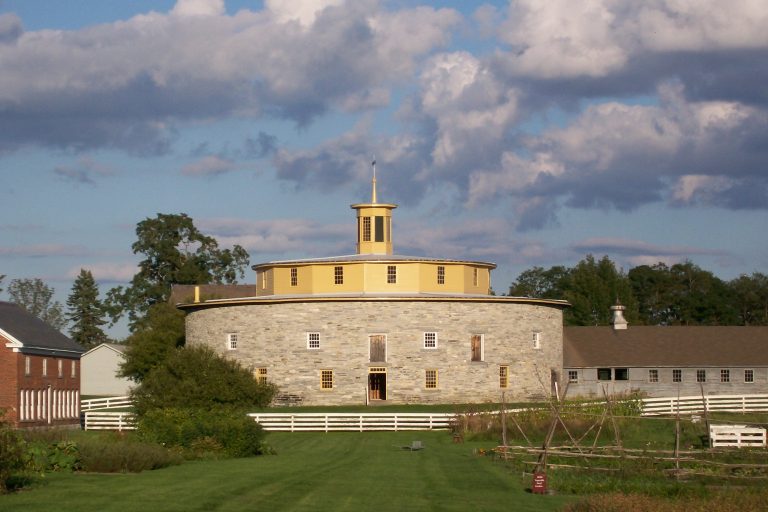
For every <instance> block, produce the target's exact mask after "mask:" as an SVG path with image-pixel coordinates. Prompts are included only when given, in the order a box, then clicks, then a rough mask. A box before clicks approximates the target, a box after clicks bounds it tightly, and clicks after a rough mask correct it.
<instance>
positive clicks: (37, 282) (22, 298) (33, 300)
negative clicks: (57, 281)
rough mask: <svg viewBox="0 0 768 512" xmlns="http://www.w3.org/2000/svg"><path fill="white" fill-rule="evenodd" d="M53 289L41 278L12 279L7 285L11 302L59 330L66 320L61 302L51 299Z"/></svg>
mask: <svg viewBox="0 0 768 512" xmlns="http://www.w3.org/2000/svg"><path fill="white" fill-rule="evenodd" d="M54 291H55V290H54V289H53V288H51V287H50V286H47V285H46V284H45V283H44V282H43V281H42V280H41V279H38V278H34V279H14V280H13V281H11V284H10V285H9V286H8V294H9V295H10V296H11V302H14V303H16V304H18V305H19V306H21V307H22V308H24V309H25V310H26V311H27V312H28V313H31V314H33V315H35V316H36V317H37V318H39V319H40V320H42V321H43V322H45V323H47V324H48V325H50V326H51V327H53V328H54V329H56V330H58V331H61V330H62V329H63V328H64V326H65V325H66V323H67V321H66V319H65V318H64V312H63V309H62V307H61V303H60V302H58V301H54V300H53V294H54Z"/></svg>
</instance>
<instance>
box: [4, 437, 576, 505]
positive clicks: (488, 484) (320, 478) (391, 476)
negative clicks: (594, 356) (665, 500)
mask: <svg viewBox="0 0 768 512" xmlns="http://www.w3.org/2000/svg"><path fill="white" fill-rule="evenodd" d="M413 440H420V441H422V442H423V444H424V446H425V448H424V449H423V450H421V451H414V452H411V451H409V450H403V449H402V448H401V447H402V446H406V445H410V444H411V442H412V441H413ZM269 442H270V444H271V446H272V447H273V448H274V449H275V451H276V452H277V453H276V454H275V455H267V456H262V457H256V458H251V459H236V460H225V461H209V462H190V463H185V464H183V465H181V466H177V467H172V468H168V469H163V470H158V471H147V472H144V473H140V474H136V475H93V474H90V475H86V474H74V475H73V474H54V475H51V476H48V477H46V479H45V480H44V482H43V483H42V484H39V485H35V486H33V487H31V488H29V489H27V490H24V491H22V492H20V493H17V494H14V495H9V496H1V497H0V510H24V511H25V512H34V511H38V510H39V511H45V512H49V511H50V510H52V509H55V510H61V511H65V512H66V511H70V510H72V511H78V512H88V511H99V512H107V511H141V512H154V511H168V512H172V511H185V512H188V511H196V510H200V511H209V510H220V511H238V510H243V511H246V510H247V511H257V510H258V511H261V510H264V511H267V510H268V511H283V510H291V511H302V510H307V511H312V512H317V511H344V510H349V511H368V510H370V511H375V512H385V511H390V510H391V511H398V512H399V511H404V510H407V511H409V512H410V511H421V510H436V511H437V510H439V511H451V510H456V511H462V512H463V511H468V510H469V511H475V512H479V511H489V512H492V511H496V510H498V511H502V510H504V511H508V510H510V509H513V510H515V511H520V512H525V511H549V510H558V509H559V508H561V507H562V506H563V504H565V503H566V502H567V501H569V500H572V499H573V498H572V497H564V496H538V495H532V494H530V493H527V492H525V490H524V486H528V485H529V484H530V482H528V479H526V480H522V478H521V475H520V474H516V473H515V474H512V473H511V470H510V469H509V468H508V467H507V466H506V465H504V464H502V463H500V462H495V461H494V460H492V459H491V458H490V457H481V456H477V455H475V454H474V451H475V450H476V449H477V448H490V447H492V446H493V445H494V443H484V444H481V443H465V444H453V443H452V438H451V436H450V434H449V433H447V432H382V433H329V434H315V433H312V434H309V433H294V434H284V433H272V434H270V435H269Z"/></svg>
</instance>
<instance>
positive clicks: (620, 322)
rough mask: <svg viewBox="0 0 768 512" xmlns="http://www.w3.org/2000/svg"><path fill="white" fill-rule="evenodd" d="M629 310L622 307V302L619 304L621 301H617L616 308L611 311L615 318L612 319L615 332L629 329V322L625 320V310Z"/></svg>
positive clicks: (613, 307) (612, 307)
mask: <svg viewBox="0 0 768 512" xmlns="http://www.w3.org/2000/svg"><path fill="white" fill-rule="evenodd" d="M625 309H627V308H625V307H624V306H622V305H621V302H619V299H618V298H617V299H616V304H615V305H614V306H611V311H613V318H612V319H611V325H613V330H614V331H618V330H623V329H626V328H627V325H628V324H627V320H626V319H625V318H624V310H625Z"/></svg>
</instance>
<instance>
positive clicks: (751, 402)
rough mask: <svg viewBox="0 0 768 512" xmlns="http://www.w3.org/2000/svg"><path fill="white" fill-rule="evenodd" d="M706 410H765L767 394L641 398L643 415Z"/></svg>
mask: <svg viewBox="0 0 768 512" xmlns="http://www.w3.org/2000/svg"><path fill="white" fill-rule="evenodd" d="M705 406H706V410H707V411H710V412H711V411H722V412H742V413H744V412H765V411H768V394H755V395H707V396H705V397H702V396H701V395H699V396H681V397H679V398H677V397H674V398H645V399H643V416H656V415H662V414H677V412H678V411H679V412H680V414H693V413H699V412H703V411H704V410H705Z"/></svg>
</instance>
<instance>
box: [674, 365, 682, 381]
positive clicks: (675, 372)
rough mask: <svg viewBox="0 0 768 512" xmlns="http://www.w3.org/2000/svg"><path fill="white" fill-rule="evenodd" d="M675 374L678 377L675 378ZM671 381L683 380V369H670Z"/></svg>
mask: <svg viewBox="0 0 768 512" xmlns="http://www.w3.org/2000/svg"><path fill="white" fill-rule="evenodd" d="M675 375H678V376H679V378H676V377H675ZM672 382H683V370H682V369H680V368H674V369H672Z"/></svg>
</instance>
